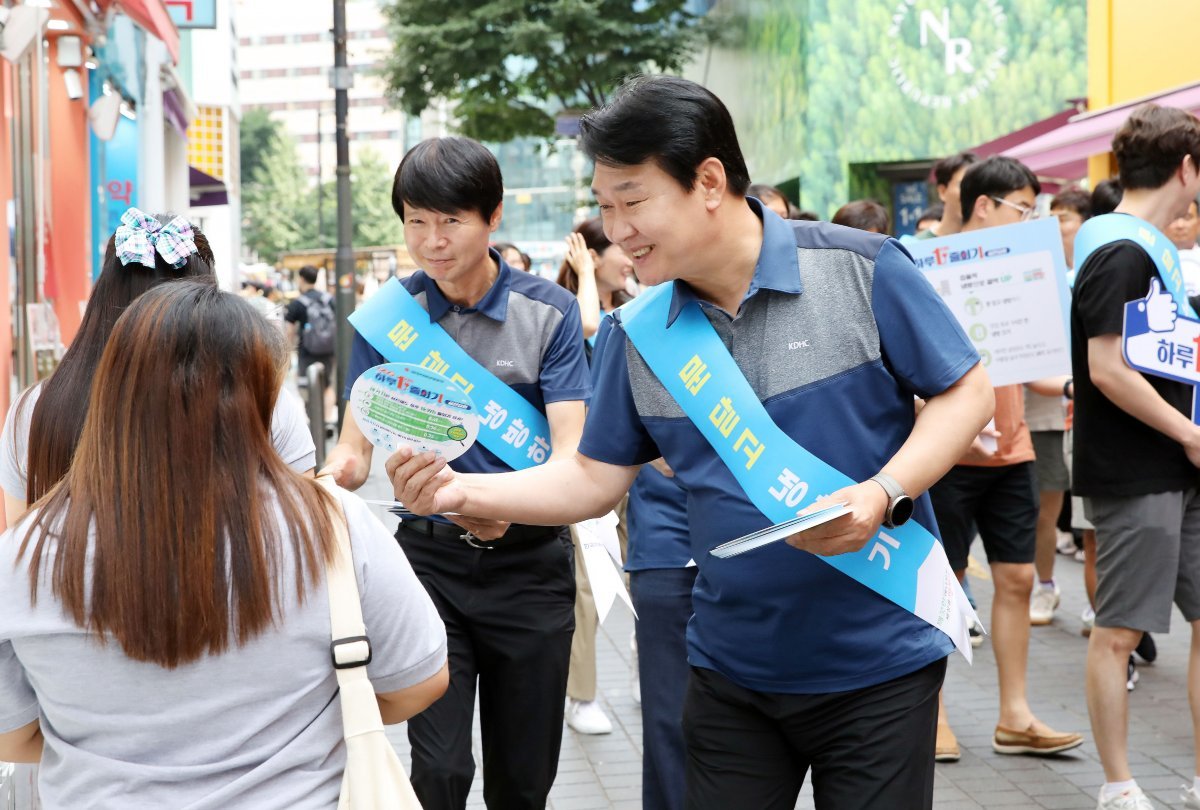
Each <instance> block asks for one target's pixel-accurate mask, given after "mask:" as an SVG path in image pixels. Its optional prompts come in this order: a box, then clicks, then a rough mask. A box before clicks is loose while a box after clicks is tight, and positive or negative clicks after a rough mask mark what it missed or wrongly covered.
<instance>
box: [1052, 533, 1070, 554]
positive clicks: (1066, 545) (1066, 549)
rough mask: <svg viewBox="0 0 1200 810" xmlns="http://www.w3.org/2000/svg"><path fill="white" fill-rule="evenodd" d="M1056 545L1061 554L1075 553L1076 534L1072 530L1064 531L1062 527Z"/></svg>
mask: <svg viewBox="0 0 1200 810" xmlns="http://www.w3.org/2000/svg"><path fill="white" fill-rule="evenodd" d="M1054 545H1055V550H1056V551H1058V553H1059V554H1065V555H1067V556H1068V557H1073V556H1074V555H1075V535H1073V534H1071V533H1070V532H1064V531H1062V530H1061V529H1060V530H1059V531H1058V540H1057V542H1056V543H1055V544H1054Z"/></svg>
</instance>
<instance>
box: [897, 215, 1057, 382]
mask: <svg viewBox="0 0 1200 810" xmlns="http://www.w3.org/2000/svg"><path fill="white" fill-rule="evenodd" d="M902 241H903V244H904V246H905V247H906V248H907V249H908V251H909V252H910V253H911V254H912V255H913V259H914V260H915V261H916V263H917V267H918V268H920V269H921V271H922V272H923V273H924V274H925V278H926V279H928V280H929V283H930V284H932V285H933V288H934V289H935V290H937V292H938V295H940V296H941V297H942V300H943V301H945V302H946V305H947V306H948V307H950V311H951V312H953V313H954V316H955V318H957V319H958V322H959V325H960V326H962V328H963V331H964V332H966V333H967V337H968V338H970V340H971V343H973V344H974V346H975V349H976V351H978V352H979V356H980V358H981V360H982V362H983V365H984V368H986V369H987V373H988V376H989V377H990V378H991V380H992V384H993V385H996V386H1001V385H1013V384H1017V383H1027V382H1031V381H1032V380H1040V379H1043V378H1045V377H1056V376H1059V375H1063V374H1070V373H1071V344H1070V331H1069V329H1068V328H1067V325H1068V323H1069V322H1070V321H1069V317H1070V306H1071V300H1070V288H1069V287H1068V286H1067V274H1066V262H1065V260H1064V259H1063V252H1062V236H1061V235H1060V233H1059V229H1058V220H1056V219H1053V218H1051V219H1038V220H1033V221H1032V222H1022V223H1019V224H1017V225H1005V226H1003V227H999V228H987V229H984V230H978V231H969V232H967V233H961V234H956V235H954V236H947V237H944V238H942V239H928V240H918V239H907V238H906V239H904V240H902Z"/></svg>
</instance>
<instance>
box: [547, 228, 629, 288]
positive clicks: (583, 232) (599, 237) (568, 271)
mask: <svg viewBox="0 0 1200 810" xmlns="http://www.w3.org/2000/svg"><path fill="white" fill-rule="evenodd" d="M575 233H577V234H579V235H580V236H582V237H583V242H584V244H585V245H587V246H588V250H594V251H596V255H597V256H603V255H604V251H606V250H608V249H609V247H611V246H612V242H610V241H608V237H607V236H605V235H604V223H603V222H601V221H600V217H592V218H591V219H585V220H584V221H583V222H580V223H579V224H578V225H576V226H575ZM557 282H558V286H560V287H563V288H565V289H566V291H567V292H569V293H571V295H575V294H577V293H578V292H579V274H578V273H576V272H575V268H574V267H572V266H571V263H570V262H568V261H567V260H566V259H564V260H563V263H562V266H560V267H559V268H558V279H557ZM612 297H613V306H614V307H619V306H621V305H622V304H627V303H629V300H630V299H629V296H628V295H626V294H625V293H624V292H622V291H621V290H614V291H613V294H612Z"/></svg>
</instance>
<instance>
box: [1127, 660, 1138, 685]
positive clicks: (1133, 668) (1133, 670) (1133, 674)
mask: <svg viewBox="0 0 1200 810" xmlns="http://www.w3.org/2000/svg"><path fill="white" fill-rule="evenodd" d="M1137 682H1138V671H1137V665H1136V664H1134V663H1133V656H1132V655H1131V656H1129V666H1128V668H1127V669H1126V670H1125V689H1126V691H1128V692H1132V691H1133V687H1135V686H1137Z"/></svg>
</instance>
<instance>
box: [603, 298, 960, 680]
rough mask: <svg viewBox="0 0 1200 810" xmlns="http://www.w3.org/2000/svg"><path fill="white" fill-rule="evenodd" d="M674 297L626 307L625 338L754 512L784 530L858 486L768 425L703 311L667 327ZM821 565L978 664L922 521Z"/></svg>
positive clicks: (950, 580)
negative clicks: (823, 498)
mask: <svg viewBox="0 0 1200 810" xmlns="http://www.w3.org/2000/svg"><path fill="white" fill-rule="evenodd" d="M673 289H674V284H661V285H659V286H657V287H655V288H653V289H650V290H648V291H646V292H644V293H643V294H642V295H640V296H638V297H637V298H636V299H634V300H633V301H632V302H631V303H629V304H626V305H625V306H624V307H622V308H621V314H622V317H621V322H622V324H623V325H624V328H625V333H626V334H627V335H628V336H629V339H630V340H632V341H633V344H634V346H636V347H637V350H638V351H639V352H640V353H641V355H642V357H643V358H644V359H645V361H646V363H647V364H648V365H649V366H650V369H651V371H653V372H654V374H655V376H656V377H658V379H659V380H660V381H661V382H662V384H663V386H664V387H666V389H667V391H668V392H669V393H670V394H671V396H672V397H673V398H674V399H675V401H676V402H677V403H679V406H680V407H681V408H682V409H683V412H684V413H685V414H687V416H688V418H689V419H690V420H691V421H692V423H693V424H695V426H696V427H697V429H699V431H700V432H701V434H703V436H704V438H705V439H706V440H707V441H708V443H709V444H710V445H712V447H713V449H714V450H716V452H717V455H718V456H719V457H720V458H721V461H722V462H724V464H725V466H726V467H728V468H729V471H730V472H731V473H733V475H734V477H735V478H736V479H737V481H738V484H739V485H740V486H741V487H742V489H743V490H744V491H745V493H746V495H747V496H748V497H749V498H750V501H751V502H752V503H753V504H754V506H755V507H756V508H757V509H758V510H759V511H760V512H762V513H763V515H765V516H766V517H767V518H768V519H770V520H771V521H772V522H774V523H783V522H785V521H788V520H791V519H792V518H794V517H795V516H796V512H797V510H800V509H803V508H804V507H805V506H807V505H809V504H811V503H813V502H814V501H815V500H816V498H817V497H818V493H832V492H835V491H837V490H839V489H842V488H844V487H847V486H850V485H852V484H855V483H857V482H856V481H854V480H852V479H851V478H850V477H848V476H846V475H844V474H843V473H841V472H840V471H838V470H837V469H835V468H834V467H832V466H830V465H829V464H827V463H825V462H824V461H822V460H821V459H819V458H817V457H816V456H815V455H813V454H812V453H810V452H808V451H807V450H805V449H804V448H803V447H801V446H800V445H799V444H797V443H796V442H795V441H794V440H793V439H792V438H791V437H790V436H788V435H787V434H786V433H784V432H783V431H782V430H780V429H779V427H778V426H777V425H776V424H775V423H774V422H773V421H772V420H771V417H770V415H769V414H768V413H767V411H766V409H765V408H764V407H763V405H762V403H761V402H760V401H759V399H758V397H757V396H756V395H755V393H754V390H753V389H752V388H751V387H750V384H749V383H748V382H746V378H745V377H744V376H743V375H742V372H741V369H739V368H738V366H737V363H735V362H734V360H733V357H732V356H731V355H730V354H729V351H728V350H727V349H726V348H725V345H724V344H723V343H722V342H721V339H720V337H718V335H717V333H716V331H715V330H714V329H713V327H712V324H710V323H709V321H708V318H707V317H705V315H704V313H703V312H702V311H701V309H700V306H699V305H698V304H696V303H694V302H693V303H689V304H688V305H686V306H685V307H684V308H683V311H682V312H681V313H680V314H679V316H678V318H677V319H676V320H675V322H674V323H673V324H672V325H671V327H670V329H669V330H668V329H667V317H668V313H669V310H670V306H671V298H672V293H673ZM820 559H822V560H824V561H825V562H827V563H828V564H829V565H831V566H833V567H834V568H836V569H837V570H839V571H841V572H842V573H844V574H846V575H847V576H849V577H851V578H853V579H854V580H856V581H857V582H860V583H862V584H863V585H865V586H866V587H868V588H870V589H871V590H873V591H875V592H876V593H878V594H880V595H881V596H883V597H885V598H887V599H890V600H891V601H892V602H894V603H896V604H897V605H899V606H900V607H902V608H904V609H905V610H908V611H911V612H912V613H914V614H915V615H917V616H919V617H920V618H922V619H924V620H925V621H927V622H929V623H930V624H931V625H933V626H934V627H936V628H938V629H939V630H941V631H942V632H944V633H945V634H946V635H947V636H949V637H950V638H951V639H952V640H953V641H954V645H955V646H956V647H957V648H958V650H959V652H961V653H962V654H963V656H964V657H966V658H967V660H968V661H969V660H971V646H970V641H969V638H968V633H967V630H968V628H969V627H970V626H971V625H972V624H973V623H974V621H975V612H974V610H972V609H971V605H970V603H969V602H968V601H967V598H966V595H965V594H964V593H963V590H962V587H961V586H960V585H959V583H958V580H957V578H955V576H954V572H953V571H952V570H951V569H950V563H949V561H948V560H947V559H946V553H945V551H944V550H943V549H942V544H941V543H939V542H938V541H937V539H936V538H935V537H934V536H933V535H932V534H930V533H929V532H928V531H927V530H926V529H924V528H923V527H922V526H920V525H919V524H917V523H916V521H910V522H909V523H907V524H905V525H903V526H900V527H898V528H895V529H888V530H887V531H880V532H879V534H878V535H876V537H875V538H874V540H871V541H868V543H867V544H866V545H865V546H864V547H863V548H862V549H861V550H860V551H857V552H854V553H851V554H841V555H838V556H834V557H820ZM708 564H711V565H719V564H721V563H720V562H710V563H708Z"/></svg>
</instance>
